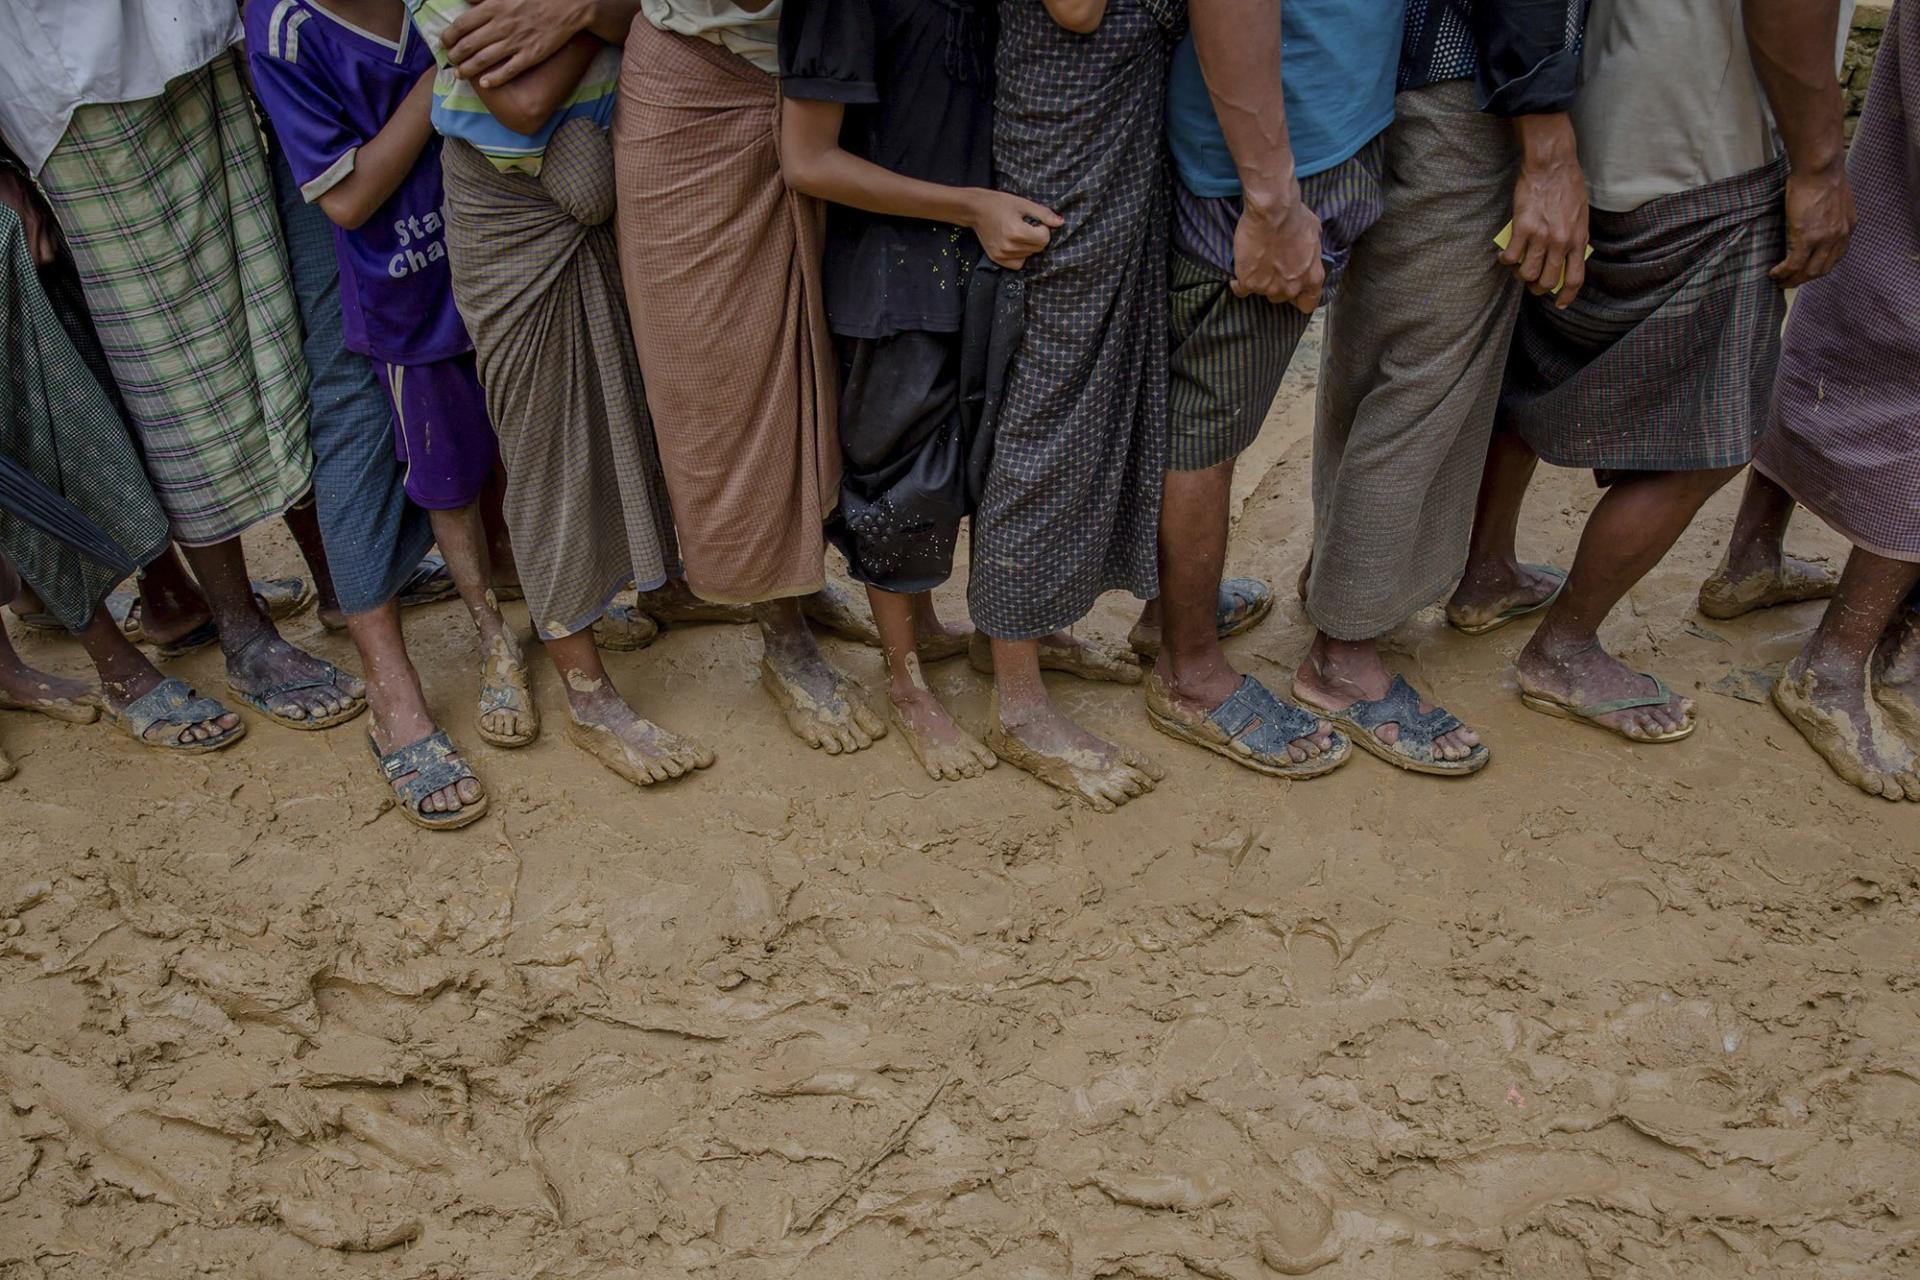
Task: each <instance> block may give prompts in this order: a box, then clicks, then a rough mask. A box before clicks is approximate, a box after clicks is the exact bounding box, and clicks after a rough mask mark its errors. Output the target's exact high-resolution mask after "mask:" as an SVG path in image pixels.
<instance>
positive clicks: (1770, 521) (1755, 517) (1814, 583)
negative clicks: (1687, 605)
mask: <svg viewBox="0 0 1920 1280" xmlns="http://www.w3.org/2000/svg"><path fill="white" fill-rule="evenodd" d="M1793 509H1794V503H1793V495H1791V494H1789V493H1788V492H1787V491H1786V490H1785V489H1782V488H1781V487H1780V486H1779V485H1777V484H1775V483H1774V482H1773V481H1771V480H1769V479H1767V477H1765V476H1763V475H1761V474H1760V473H1759V472H1758V471H1749V472H1748V473H1747V489H1746V492H1745V493H1743V494H1742V495H1741V497H1740V512H1739V514H1738V515H1736V516H1735V517H1734V520H1733V533H1732V534H1731V535H1730V536H1729V537H1728V538H1727V553H1726V556H1725V557H1724V558H1723V559H1722V560H1721V561H1720V567H1719V568H1718V569H1716V570H1714V572H1713V575H1712V576H1711V577H1709V578H1708V579H1707V580H1706V581H1705V582H1703V583H1701V584H1700V612H1702V613H1704V614H1706V615H1707V616H1708V617H1709V618H1737V617H1739V616H1740V615H1741V614H1744V613H1749V612H1751V611H1753V610H1755V609H1763V608H1766V607H1768V606H1770V605H1776V604H1794V603H1798V602H1799V601H1802V600H1824V599H1826V598H1827V597H1828V596H1831V595H1832V594H1833V588H1834V583H1835V581H1836V579H1835V577H1834V574H1833V571H1832V570H1831V569H1828V568H1827V567H1826V566H1825V565H1818V564H1810V563H1808V562H1807V561H1805V560H1797V559H1795V558H1794V557H1792V556H1790V555H1788V554H1787V553H1786V546H1785V544H1786V538H1787V524H1788V523H1789V522H1790V521H1791V520H1792V519H1793Z"/></svg>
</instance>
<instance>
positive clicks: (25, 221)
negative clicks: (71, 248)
mask: <svg viewBox="0 0 1920 1280" xmlns="http://www.w3.org/2000/svg"><path fill="white" fill-rule="evenodd" d="M0 204H4V205H6V206H7V207H8V208H9V209H12V210H13V211H14V212H15V213H17V214H19V215H20V222H21V228H22V230H24V231H25V232H26V236H27V252H28V253H31V254H32V255H33V262H34V265H35V266H39V267H48V266H52V265H53V263H54V260H55V259H57V258H58V257H59V256H60V224H58V223H57V222H55V221H54V220H53V210H52V209H49V208H48V207H47V202H46V199H45V198H44V197H43V196H41V194H40V192H39V191H38V190H36V189H35V188H34V185H33V184H32V183H31V182H29V181H27V179H26V178H24V177H22V176H21V174H20V173H19V171H18V170H16V169H14V168H13V166H11V165H0Z"/></svg>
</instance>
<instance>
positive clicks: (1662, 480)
mask: <svg viewBox="0 0 1920 1280" xmlns="http://www.w3.org/2000/svg"><path fill="white" fill-rule="evenodd" d="M1738 474H1739V468H1737V467H1731V468H1723V469H1720V470H1716V471H1647V472H1637V473H1633V474H1630V475H1624V476H1621V477H1620V479H1619V480H1618V481H1616V482H1615V483H1614V484H1613V486H1612V487H1610V488H1609V489H1608V490H1607V492H1606V494H1605V495H1604V496H1603V497H1602V498H1601V499H1600V502H1599V505H1598V506H1596V507H1594V509H1593V514H1592V516H1590V517H1589V518H1588V519H1587V527H1586V529H1585V530H1584V531H1582V533H1581V535H1580V549H1579V551H1578V553H1576V554H1575V556H1574V560H1573V569H1572V571H1571V572H1570V573H1569V574H1568V577H1567V583H1566V587H1565V589H1564V590H1562V591H1561V593H1560V598H1559V599H1558V600H1556V601H1555V602H1554V604H1553V607H1552V608H1550V609H1548V610H1547V612H1546V616H1545V617H1544V619H1542V621H1541V623H1540V625H1539V627H1538V628H1536V629H1535V631H1534V633H1533V638H1532V639H1530V640H1529V641H1528V642H1527V646H1526V648H1524V649H1522V650H1521V651H1520V656H1519V657H1518V658H1517V659H1516V660H1515V662H1514V668H1515V671H1516V672H1517V673H1518V675H1519V678H1520V688H1521V689H1522V690H1523V691H1525V692H1527V693H1532V694H1537V695H1541V696H1544V697H1546V698H1549V699H1550V700H1555V701H1559V702H1564V703H1568V704H1573V705H1592V704H1595V703H1601V702H1610V701H1613V700H1615V699H1619V698H1631V697H1637V696H1651V695H1652V694H1653V693H1654V692H1655V689H1654V687H1653V682H1652V681H1651V680H1649V679H1648V678H1647V677H1646V676H1643V675H1641V674H1639V673H1638V672H1636V671H1634V670H1633V669H1632V668H1631V667H1629V666H1627V665H1626V664H1625V663H1624V662H1621V661H1620V660H1619V659H1618V658H1616V657H1614V656H1613V655H1612V654H1610V653H1608V652H1607V651H1606V650H1605V649H1604V648H1602V647H1601V645H1600V624H1601V623H1602V622H1604V621H1605V620H1606V617H1607V615H1608V614H1609V613H1611V612H1612V611H1613V607H1614V605H1616V604H1618V603H1619V602H1620V598H1621V597H1622V596H1624V595H1626V594H1627V592H1628V590H1630V589H1631V588H1632V587H1633V585H1634V584H1635V583H1637V582H1639V581H1640V579H1642V578H1644V577H1645V576H1646V575H1647V573H1648V572H1649V571H1650V570H1651V569H1652V568H1653V566H1654V565H1656V564H1658V563H1659V562H1660V559H1661V557H1662V556H1664V555H1666V554H1667V552H1668V551H1670V550H1671V549H1672V548H1673V544H1674V543H1675V542H1676V541H1678V540H1679V537H1680V535H1681V534H1682V533H1683V532H1685V531H1686V527H1687V525H1688V524H1690V523H1691V522H1692V520H1693V517H1694V515H1695V514H1696V513H1697V512H1698V511H1699V510H1700V507H1701V506H1702V504H1704V503H1705V502H1706V500H1707V499H1708V498H1710V497H1712V496H1713V494H1714V492H1715V491H1716V490H1717V489H1719V488H1720V487H1721V486H1722V485H1724V484H1725V483H1726V482H1727V481H1728V480H1731V479H1732V478H1733V477H1734V476H1736V475H1738ZM1596 719H1597V721H1598V722H1599V723H1600V724H1602V725H1605V726H1607V727H1609V728H1612V729H1614V730H1616V731H1618V732H1620V733H1622V734H1624V735H1625V736H1627V737H1629V738H1635V739H1641V740H1648V739H1653V738H1657V737H1659V736H1661V735H1664V734H1670V733H1673V732H1674V731H1676V730H1679V729H1682V728H1684V727H1686V726H1687V725H1690V724H1691V723H1692V722H1693V700H1692V699H1691V698H1683V697H1681V696H1680V695H1678V694H1675V695H1674V696H1673V697H1672V698H1670V699H1669V700H1668V701H1667V702H1666V703H1665V704H1663V705H1660V706H1652V707H1636V708H1633V709H1630V710H1626V711H1613V712H1608V713H1606V714H1604V715H1601V716H1599V717H1597V718H1596Z"/></svg>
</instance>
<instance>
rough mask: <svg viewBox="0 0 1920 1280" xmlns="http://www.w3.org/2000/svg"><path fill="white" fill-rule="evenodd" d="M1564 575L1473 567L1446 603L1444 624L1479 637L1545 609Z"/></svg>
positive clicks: (1537, 568)
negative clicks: (1445, 621) (1446, 622)
mask: <svg viewBox="0 0 1920 1280" xmlns="http://www.w3.org/2000/svg"><path fill="white" fill-rule="evenodd" d="M1566 580H1567V575H1566V574H1565V573H1563V572H1561V571H1560V570H1558V569H1555V568H1553V567H1552V566H1550V565H1544V564H1514V563H1491V564H1474V565H1470V566H1468V568H1467V576H1466V577H1464V578H1462V579H1461V580H1460V585H1459V586H1457V587H1455V588H1454V591H1453V596H1452V598H1451V599H1449V600H1448V601H1447V621H1448V622H1449V623H1450V624H1452V626H1453V627H1454V628H1455V629H1456V630H1460V631H1464V632H1466V633H1467V634H1468V635H1481V634H1484V633H1485V632H1488V631H1492V630H1494V629H1495V628H1497V627H1500V626H1503V625H1505V624H1506V623H1508V622H1512V621H1513V620H1514V619H1516V618H1522V617H1525V616H1526V615H1527V614H1529V613H1533V612H1535V611H1537V610H1539V609H1542V608H1544V607H1545V606H1546V604H1547V602H1548V601H1550V600H1552V599H1553V597H1554V594H1555V593H1556V592H1558V591H1559V590H1560V587H1561V584H1562V583H1564V582H1565V581H1566Z"/></svg>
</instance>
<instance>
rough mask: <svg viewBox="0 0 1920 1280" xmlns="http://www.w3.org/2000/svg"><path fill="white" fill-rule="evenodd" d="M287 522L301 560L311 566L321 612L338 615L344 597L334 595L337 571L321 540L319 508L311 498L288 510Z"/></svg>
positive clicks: (285, 517)
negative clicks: (328, 557) (330, 563)
mask: <svg viewBox="0 0 1920 1280" xmlns="http://www.w3.org/2000/svg"><path fill="white" fill-rule="evenodd" d="M283 518H284V519H285V520H286V523H287V532H289V533H291V534H292V535H293V541H294V543H295V545H297V546H298V547H299V548H300V556H301V558H302V559H304V560H305V561H306V562H307V572H308V573H309V574H311V575H312V577H313V589H314V593H315V594H316V595H317V596H318V597H319V608H320V612H321V613H323V614H328V615H335V614H338V613H339V612H340V597H339V596H338V595H336V594H335V593H334V590H333V569H332V568H331V567H330V566H329V565H328V564H327V547H326V544H325V543H324V542H322V541H321V540H320V511H319V508H318V507H316V506H315V505H314V501H313V498H312V497H311V496H309V497H308V498H307V500H306V501H305V502H303V503H301V504H300V505H299V506H296V507H289V508H287V514H286V515H285V516H284V517H283Z"/></svg>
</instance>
